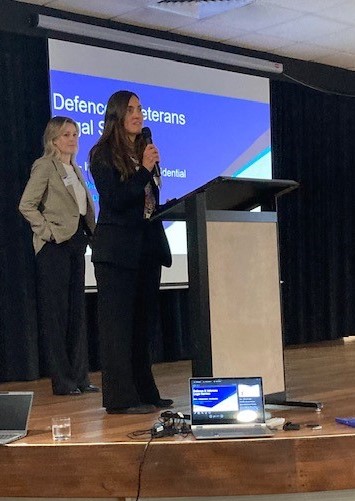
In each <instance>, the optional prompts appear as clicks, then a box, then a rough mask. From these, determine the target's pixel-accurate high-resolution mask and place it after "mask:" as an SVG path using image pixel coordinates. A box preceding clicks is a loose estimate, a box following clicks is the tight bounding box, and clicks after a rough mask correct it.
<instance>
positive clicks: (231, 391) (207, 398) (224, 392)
mask: <svg viewBox="0 0 355 501" xmlns="http://www.w3.org/2000/svg"><path fill="white" fill-rule="evenodd" d="M236 393H237V387H236V385H229V386H219V387H215V386H211V387H210V388H209V387H206V386H204V387H203V388H201V389H199V388H196V387H195V388H194V389H193V394H192V399H193V405H194V406H195V405H198V406H203V407H208V408H210V409H211V410H212V409H213V408H214V407H216V406H217V405H219V404H221V403H222V402H223V401H225V400H227V399H228V398H230V397H231V396H232V395H235V394H236Z"/></svg>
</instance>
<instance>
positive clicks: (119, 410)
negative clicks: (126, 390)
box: [106, 404, 156, 414]
mask: <svg viewBox="0 0 355 501" xmlns="http://www.w3.org/2000/svg"><path fill="white" fill-rule="evenodd" d="M106 412H107V414H150V413H151V412H156V408H155V407H154V405H148V404H147V405H146V404H141V405H137V406H136V407H116V408H113V409H106Z"/></svg>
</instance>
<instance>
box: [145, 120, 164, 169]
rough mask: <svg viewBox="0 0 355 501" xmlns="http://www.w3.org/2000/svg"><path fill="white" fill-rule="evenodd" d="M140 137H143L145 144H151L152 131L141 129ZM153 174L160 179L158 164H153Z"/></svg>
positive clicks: (147, 128)
mask: <svg viewBox="0 0 355 501" xmlns="http://www.w3.org/2000/svg"><path fill="white" fill-rule="evenodd" d="M142 136H143V137H144V139H145V142H146V143H147V144H153V139H152V131H151V130H150V128H149V127H143V129H142ZM153 174H154V175H155V176H158V177H160V175H161V174H160V165H159V162H155V165H154V172H153Z"/></svg>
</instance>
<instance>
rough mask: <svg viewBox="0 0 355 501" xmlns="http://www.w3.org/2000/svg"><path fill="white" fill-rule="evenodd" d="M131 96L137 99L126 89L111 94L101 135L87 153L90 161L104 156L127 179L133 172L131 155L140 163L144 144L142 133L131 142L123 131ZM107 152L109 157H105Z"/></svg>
mask: <svg viewBox="0 0 355 501" xmlns="http://www.w3.org/2000/svg"><path fill="white" fill-rule="evenodd" d="M132 96H135V97H136V98H137V99H139V97H138V96H137V94H135V93H134V92H131V91H128V90H120V91H118V92H115V93H114V94H112V96H111V97H110V99H109V100H108V103H107V109H106V114H105V126H104V130H103V132H102V136H101V138H100V139H99V141H98V142H97V143H96V144H95V146H93V148H92V149H91V150H90V155H89V158H90V163H92V162H93V161H94V159H95V157H97V156H99V157H102V158H104V159H105V160H106V163H108V164H109V165H111V166H113V167H115V168H116V169H117V170H118V171H119V172H120V173H121V177H122V179H123V180H126V179H128V178H129V177H130V176H132V174H133V173H134V172H135V163H134V162H133V161H132V159H131V157H132V156H133V157H135V158H136V159H137V160H138V162H139V163H141V162H142V158H143V151H144V148H145V146H146V144H145V141H144V139H143V137H142V135H139V136H137V137H136V140H135V142H134V143H133V144H132V143H131V142H130V141H129V139H128V138H127V135H126V133H125V129H124V120H125V116H126V113H127V108H128V103H129V100H130V99H131V97H132ZM108 152H109V156H110V158H109V159H107V154H108ZM107 160H109V161H108V162H107Z"/></svg>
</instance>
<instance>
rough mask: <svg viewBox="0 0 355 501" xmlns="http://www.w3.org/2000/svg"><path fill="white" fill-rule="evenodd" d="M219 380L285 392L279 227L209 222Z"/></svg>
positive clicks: (213, 328)
mask: <svg viewBox="0 0 355 501" xmlns="http://www.w3.org/2000/svg"><path fill="white" fill-rule="evenodd" d="M207 250H208V275H209V278H208V280H209V294H210V321H211V347H212V367H213V375H214V376H221V377H222V376H259V375H260V376H262V377H263V383H264V392H265V394H267V395H269V394H271V393H278V392H284V391H285V382H284V369H283V347H282V330H281V307H280V281H279V261H278V242H277V225H276V222H234V221H233V222H230V221H228V222H222V221H218V222H207Z"/></svg>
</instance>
